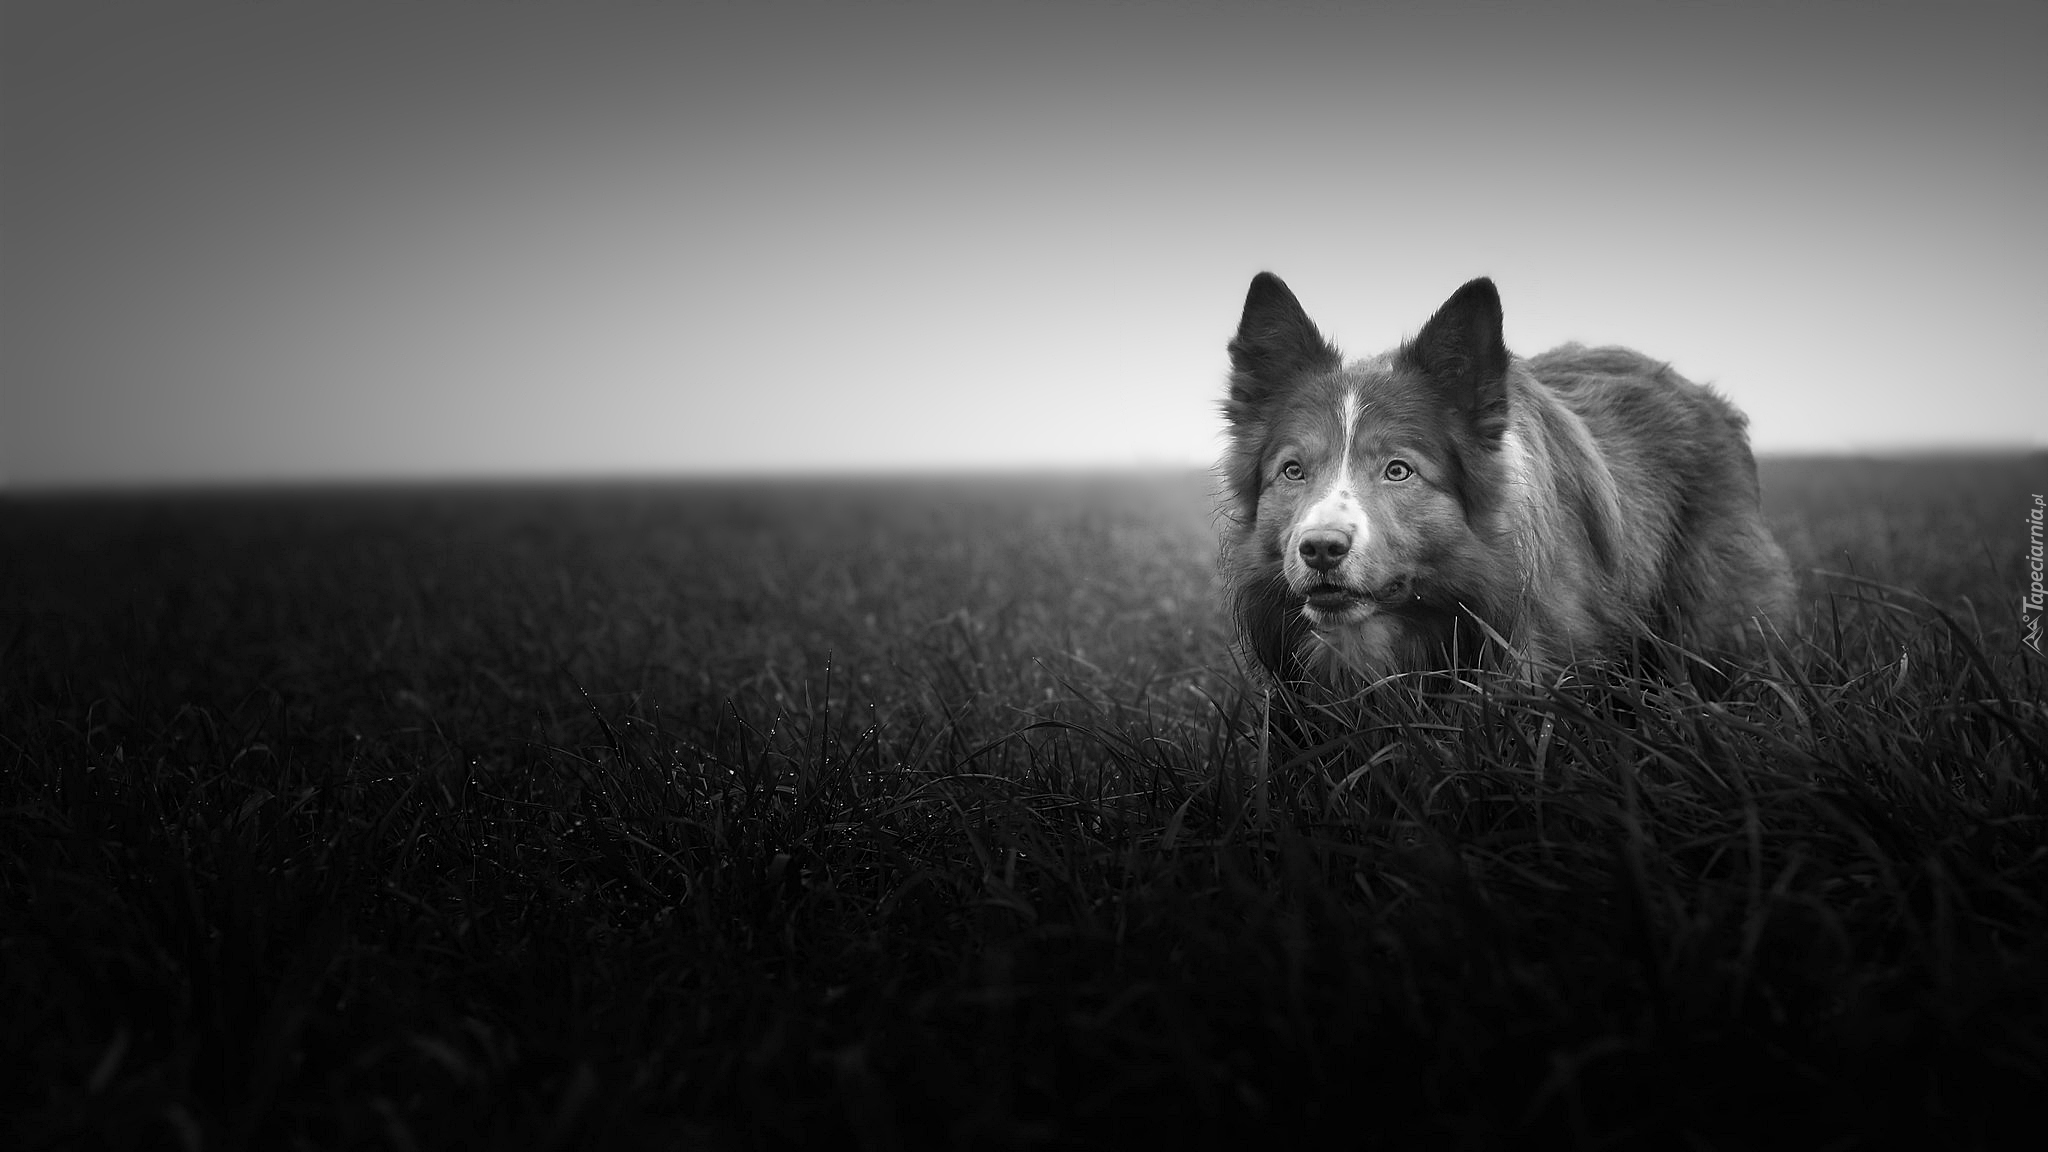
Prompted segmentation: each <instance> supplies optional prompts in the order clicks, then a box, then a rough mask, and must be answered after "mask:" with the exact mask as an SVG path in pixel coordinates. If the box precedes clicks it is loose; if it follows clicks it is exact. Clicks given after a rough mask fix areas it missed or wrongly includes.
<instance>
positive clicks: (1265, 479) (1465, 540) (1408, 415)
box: [1223, 273, 1511, 671]
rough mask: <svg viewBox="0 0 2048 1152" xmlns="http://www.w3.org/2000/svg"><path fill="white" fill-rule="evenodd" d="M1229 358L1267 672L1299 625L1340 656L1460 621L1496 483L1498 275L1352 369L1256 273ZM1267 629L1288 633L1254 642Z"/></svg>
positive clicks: (1246, 576) (1501, 427) (1248, 619)
mask: <svg viewBox="0 0 2048 1152" xmlns="http://www.w3.org/2000/svg"><path fill="white" fill-rule="evenodd" d="M1230 361H1231V369H1232V371H1231V377H1230V393H1229V396H1228V398H1227V399H1226V401H1225V403H1224V412H1225V415H1226V417H1227V418H1228V421H1229V424H1230V449H1229V454H1228V456H1227V457H1226V459H1225V461H1224V469H1223V470H1224V473H1225V482H1226V483H1227V485H1228V487H1229V492H1230V499H1231V501H1232V503H1233V505H1234V519H1235V520H1236V522H1237V525H1238V532H1237V536H1238V539H1237V540H1236V542H1235V551H1236V553H1237V558H1236V561H1235V563H1236V564H1237V566H1238V569H1239V571H1238V573H1237V579H1236V583H1237V584H1238V586H1239V588H1240V617H1241V619H1242V621H1243V622H1244V623H1245V624H1246V630H1247V633H1248V639H1250V640H1251V641H1252V645H1253V648H1254V650H1255V651H1256V653H1257V654H1258V656H1259V658H1260V660H1261V662H1263V663H1265V664H1266V665H1267V666H1268V667H1269V668H1273V669H1274V670H1276V671H1278V670H1280V665H1281V664H1282V663H1284V661H1285V659H1286V655H1285V654H1286V653H1287V652H1288V651H1291V650H1292V649H1293V648H1294V647H1295V646H1296V642H1297V641H1298V640H1300V639H1302V638H1305V636H1306V635H1307V634H1308V633H1305V632H1304V631H1303V629H1304V628H1305V629H1307V630H1308V632H1312V633H1314V634H1319V635H1321V636H1323V637H1324V638H1326V639H1330V640H1331V641H1332V642H1333V643H1337V644H1339V645H1340V646H1341V643H1342V641H1343V638H1344V636H1345V635H1346V634H1347V633H1350V634H1354V635H1358V634H1364V633H1365V632H1367V631H1372V632H1374V634H1376V635H1378V636H1379V637H1380V638H1381V640H1380V643H1381V646H1382V647H1384V645H1385V643H1387V642H1391V638H1392V632H1391V631H1390V630H1399V629H1400V628H1402V627H1404V626H1407V627H1411V628H1412V627H1413V626H1418V625H1420V624H1422V623H1424V622H1426V621H1430V620H1435V621H1436V622H1438V623H1441V621H1442V619H1443V618H1444V616H1445V614H1451V613H1455V612H1457V611H1458V606H1459V604H1460V602H1461V601H1462V600H1463V599H1464V597H1463V596H1462V595H1461V581H1460V566H1461V565H1470V564H1472V563H1474V562H1480V563H1482V564H1483V558H1482V557H1481V556H1480V555H1478V553H1479V552H1480V551H1481V550H1482V544H1481V541H1480V539H1479V537H1478V536H1477V535H1476V534H1475V532H1474V530H1473V528H1472V523H1473V519H1474V515H1475V512H1479V511H1483V510H1485V509H1486V508H1487V507H1489V506H1491V505H1493V504H1496V503H1497V502H1498V501H1499V500H1500V499H1501V489H1502V487H1503V485H1502V483H1501V476H1500V468H1501V460H1500V458H1501V456H1502V455H1503V440H1504V434H1505V432H1506V429H1507V410H1508V392H1507V373H1508V371H1509V365H1510V363H1511V359H1510V357H1509V354H1508V351H1507V348H1506V347H1505V345H1504V344H1503V343H1502V339H1501V310H1500V297H1499V295H1498V293H1496V291H1495V290H1494V286H1493V282H1492V281H1490V280H1484V279H1481V280H1474V281H1472V282H1471V283H1469V284H1466V285H1465V286H1464V287H1462V288H1460V289H1458V291H1457V292H1456V293H1454V294H1453V295H1452V296H1451V298H1450V299H1449V300H1448V301H1446V302H1445V303H1444V305H1443V307H1441V308H1440V309H1438V310H1437V313H1436V314H1435V315H1434V316H1433V317H1431V318H1430V320H1429V322H1428V323H1427V324H1425V325H1424V326H1423V328H1422V331H1421V333H1420V334H1418V335H1417V336H1416V337H1415V339H1414V340H1412V341H1410V342H1409V343H1407V344H1405V345H1403V346H1402V347H1400V348H1399V349H1396V350H1395V351H1393V352H1390V353H1387V354H1384V355H1381V356H1377V357H1374V358H1371V359H1367V360H1361V361H1357V362H1354V363H1352V364H1350V365H1348V366H1347V365H1345V364H1344V363H1343V360H1342V358H1341V357H1340V355H1339V354H1338V351H1337V349H1336V348H1335V347H1334V346H1333V345H1331V344H1330V343H1329V342H1328V341H1327V340H1325V339H1324V338H1323V336H1322V334H1321V333H1320V332H1319V331H1317V329H1316V326H1315V324H1314V323H1313V322H1312V321H1311V320H1310V319H1309V318H1308V315H1307V313H1306V312H1304V311H1303V310H1302V307H1301V304H1300V302H1299V301H1298V300H1296V299H1295V296H1294V293H1293V292H1291V291H1289V290H1288V288H1287V285H1286V284H1284V283H1282V282H1281V280H1280V278H1279V277H1277V276H1274V275H1272V274H1271V273H1260V274H1259V276H1258V277H1256V278H1255V279H1253V281H1252V285H1251V291H1250V292H1249V294H1248V295H1247V296H1246V299H1245V307H1244V316H1243V319H1242V320H1241V321H1240V322H1239V324H1238V330H1237V335H1236V337H1235V338H1234V339H1233V340H1232V341H1231V342H1230ZM1247 589H1250V591H1247ZM1247 596H1249V597H1250V598H1251V599H1252V600H1253V601H1255V602H1253V603H1246V597H1247ZM1262 619H1264V620H1268V621H1269V623H1268V624H1266V625H1262V624H1261V623H1260V620H1262ZM1262 627H1264V628H1268V629H1270V628H1275V627H1277V628H1278V630H1279V632H1281V633H1283V634H1281V635H1270V636H1267V635H1251V633H1256V632H1259V631H1260V630H1261V629H1262Z"/></svg>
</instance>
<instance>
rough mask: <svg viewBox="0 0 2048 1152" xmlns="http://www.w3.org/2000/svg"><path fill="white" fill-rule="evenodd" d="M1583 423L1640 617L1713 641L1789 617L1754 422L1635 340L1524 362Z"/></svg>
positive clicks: (1671, 634)
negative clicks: (1605, 483)
mask: <svg viewBox="0 0 2048 1152" xmlns="http://www.w3.org/2000/svg"><path fill="white" fill-rule="evenodd" d="M1528 369H1529V372H1530V375H1532V376H1533V377H1534V378H1535V380H1536V382H1537V384H1538V385H1540V386H1541V387H1542V388H1543V389H1544V390H1545V391H1547V392H1548V393H1550V394H1551V395H1553V396H1555V397H1556V398H1557V399H1558V400H1559V401H1561V402H1562V404H1563V405H1564V407H1565V408H1567V409H1568V410H1570V412H1571V413H1572V414H1574V415H1576V416H1577V417H1578V418H1579V420H1581V421H1582V422H1583V423H1584V425H1585V427H1586V430H1587V432H1588V433H1590V434H1591V436H1592V439H1593V442H1594V444H1595V445H1596V447H1597V449H1598V457H1599V462H1600V464H1602V465H1604V466H1605V467H1606V469H1607V471H1608V472H1609V473H1610V475H1611V476H1612V477H1613V492H1614V493H1615V497H1616V503H1617V505H1618V509H1617V510H1618V513H1619V515H1620V518H1621V524H1620V525H1619V527H1620V531H1619V532H1617V533H1616V534H1615V539H1616V542H1617V545H1618V548H1617V555H1616V556H1615V557H1614V561H1615V568H1616V574H1617V576H1619V577H1621V578H1622V580H1623V581H1624V582H1626V583H1627V584H1629V585H1631V586H1633V587H1634V588H1635V589H1638V590H1639V591H1638V595H1639V596H1640V600H1639V602H1640V603H1642V604H1643V605H1644V606H1645V608H1646V609H1647V611H1646V612H1645V613H1644V615H1645V617H1646V618H1645V619H1644V620H1642V622H1641V623H1642V625H1643V626H1644V627H1646V628H1647V629H1648V630H1649V631H1651V632H1654V633H1656V634H1658V635H1660V636H1664V637H1667V638H1670V639H1674V640H1680V641H1683V642H1697V643H1701V644H1704V645H1707V646H1709V647H1716V648H1720V647H1728V646H1731V645H1736V644H1739V643H1741V642H1742V641H1743V639H1744V638H1745V637H1746V636H1747V635H1748V634H1749V633H1751V632H1753V631H1754V630H1755V628H1756V627H1757V625H1756V623H1755V621H1757V620H1759V619H1761V620H1764V621H1767V622H1773V623H1780V624H1782V623H1788V622H1789V617H1790V612H1791V605H1792V599H1793V587H1792V578H1791V574H1790V570H1789V566H1788V565H1787V563H1786V560H1785V554H1784V551H1783V550H1782V549H1780V548H1779V547H1778V543H1777V541H1776V540H1774V539H1773V538H1772V537H1771V533H1770V530H1769V528H1768V527H1767V526H1766V525H1765V523H1764V520H1763V511H1762V507H1761V503H1760V494H1759V491H1758V488H1757V478H1756V460H1755V457H1754V456H1752V455H1751V453H1750V448H1749V436H1748V431H1747V429H1748V425H1749V421H1748V419H1747V418H1745V417H1744V416H1743V415H1742V413H1740V412H1738V411H1737V410H1736V409H1735V407H1734V406H1733V405H1732V404H1730V403H1728V401H1727V400H1725V399H1723V398H1722V397H1721V396H1719V395H1718V394H1716V393H1715V392H1714V391H1713V390H1712V389H1710V388H1706V387H1703V386H1701V385H1699V384H1695V383H1693V382H1692V381H1690V380H1687V379H1686V378H1685V377H1683V376H1681V375H1679V374H1678V373H1676V372H1674V371H1672V370H1671V367H1670V365H1668V364H1664V363H1661V362H1659V361H1656V360H1652V359H1651V358H1649V357H1647V356H1644V355H1643V354H1641V353H1639V352H1636V351H1633V350H1631V349H1628V348H1612V347H1608V348H1586V347H1582V346H1580V345H1577V344H1567V345H1565V346H1563V347H1561V348H1554V349H1552V350H1551V351H1549V352H1545V353H1543V354H1541V355H1539V356H1536V357H1534V358H1532V359H1531V360H1529V361H1528Z"/></svg>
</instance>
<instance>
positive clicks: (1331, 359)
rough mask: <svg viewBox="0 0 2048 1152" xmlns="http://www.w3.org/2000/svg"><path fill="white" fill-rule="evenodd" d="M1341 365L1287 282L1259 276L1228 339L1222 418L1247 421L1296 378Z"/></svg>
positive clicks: (1336, 353) (1337, 356)
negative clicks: (1227, 387) (1227, 395)
mask: <svg viewBox="0 0 2048 1152" xmlns="http://www.w3.org/2000/svg"><path fill="white" fill-rule="evenodd" d="M1340 363H1342V357H1341V356H1340V355H1339V354H1338V352H1337V349H1336V346H1335V345H1333V344H1331V343H1330V342H1329V341H1328V340H1325V339H1323V334H1322V333H1321V332H1318V331H1317V330H1316V326H1315V322H1314V321H1312V320H1310V319H1309V318H1308V313H1307V312H1304V311H1302V308H1301V301H1299V300H1296V299H1295V298H1294V293H1293V292H1291V291H1289V290H1288V287H1287V284H1286V282H1285V281H1283V280H1281V279H1280V278H1279V277H1278V276H1275V275H1273V274H1272V273H1271V272H1261V273H1259V274H1258V275H1257V276H1254V277H1252V286H1251V291H1249V292H1247V293H1245V297H1244V318H1243V319H1241V320H1239V321H1238V322H1237V335H1236V337H1234V338H1233V339H1232V340H1231V341H1230V399H1229V400H1228V401H1227V402H1226V403H1225V404H1224V406H1223V410H1224V414H1225V415H1227V416H1228V417H1229V418H1230V420H1231V422H1232V423H1239V424H1241V423H1245V422H1247V421H1249V420H1252V419H1253V418H1254V417H1255V415H1256V413H1257V410H1258V408H1259V406H1260V405H1261V404H1263V403H1265V401H1266V400H1268V399H1270V398H1271V397H1273V396H1274V395H1276V394H1278V393H1279V392H1280V391H1281V390H1282V389H1284V388H1285V387H1286V386H1287V385H1288V384H1289V383H1290V382H1291V381H1293V380H1294V379H1295V378H1296V377H1298V376H1301V375H1302V374H1303V373H1306V372H1327V371H1329V370H1330V369H1333V368H1335V367H1337V366H1338V365H1339V364H1340Z"/></svg>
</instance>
